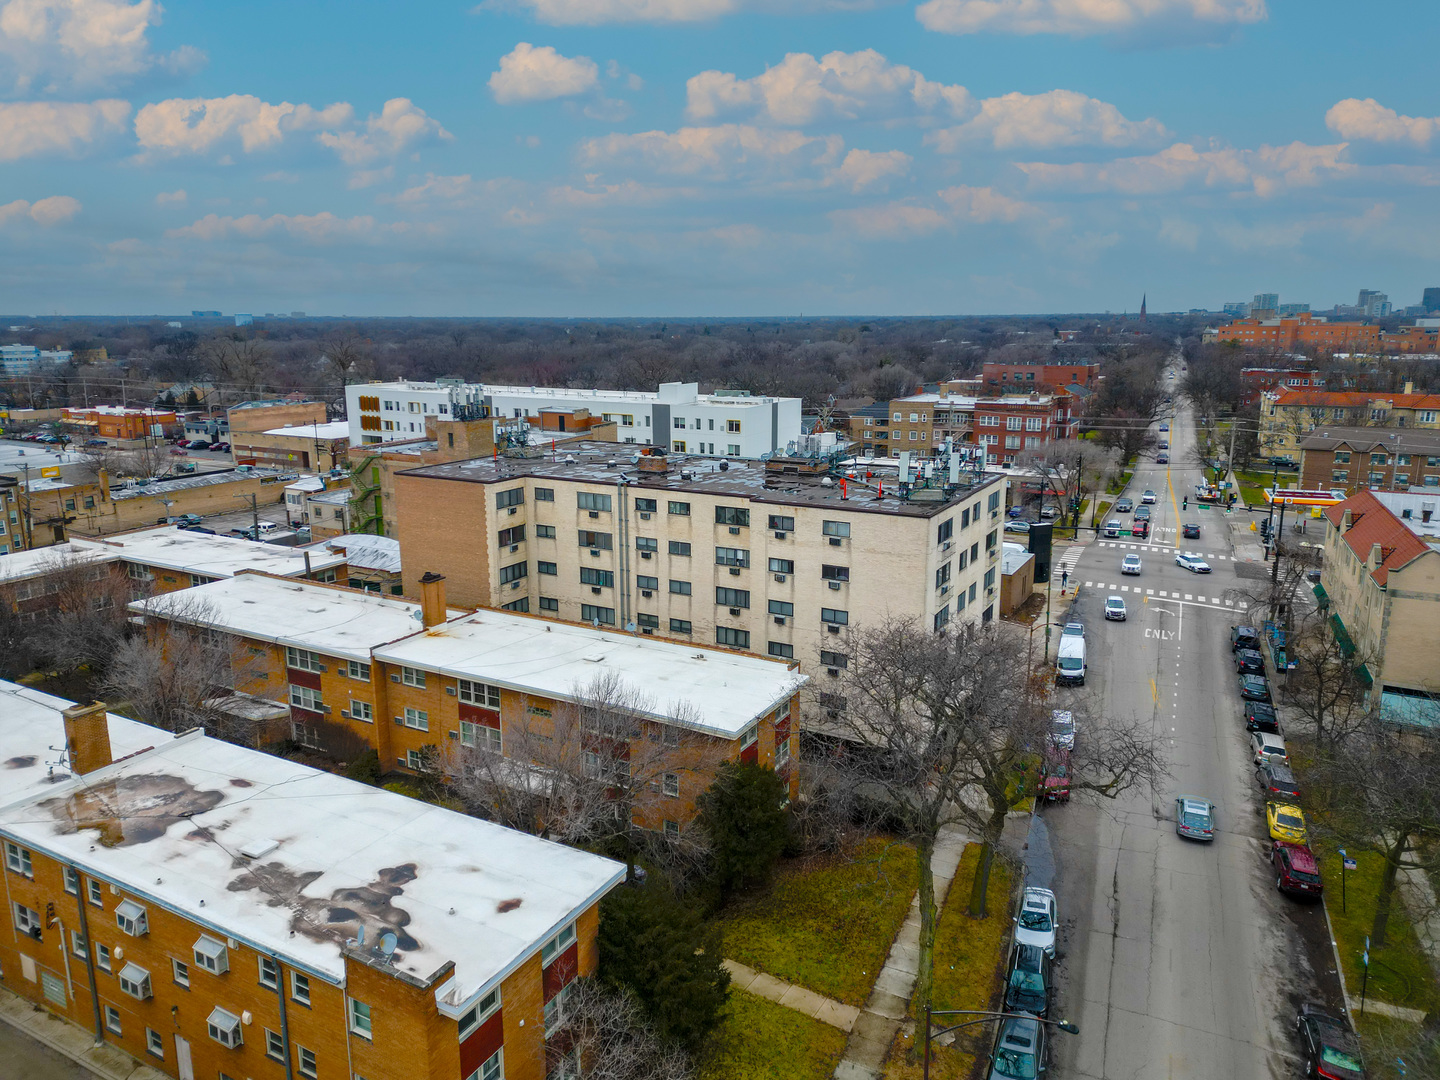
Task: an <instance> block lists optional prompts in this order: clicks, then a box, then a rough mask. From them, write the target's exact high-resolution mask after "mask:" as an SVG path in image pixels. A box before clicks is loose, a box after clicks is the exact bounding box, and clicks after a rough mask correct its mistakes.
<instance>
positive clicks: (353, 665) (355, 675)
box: [345, 660, 370, 682]
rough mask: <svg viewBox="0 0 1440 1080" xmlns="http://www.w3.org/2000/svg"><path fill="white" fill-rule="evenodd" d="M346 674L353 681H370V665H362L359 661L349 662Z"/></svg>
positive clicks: (346, 665) (346, 666)
mask: <svg viewBox="0 0 1440 1080" xmlns="http://www.w3.org/2000/svg"><path fill="white" fill-rule="evenodd" d="M345 674H346V675H349V676H350V678H352V679H359V680H360V681H361V682H369V681H370V665H369V664H362V663H361V662H360V661H359V660H348V661H346V663H345Z"/></svg>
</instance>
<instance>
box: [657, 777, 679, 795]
mask: <svg viewBox="0 0 1440 1080" xmlns="http://www.w3.org/2000/svg"><path fill="white" fill-rule="evenodd" d="M661 790H662V791H663V793H664V794H665V797H666V798H669V799H678V798H679V797H680V774H679V773H673V772H667V773H666V774H665V775H664V777H663V778H662V780H661Z"/></svg>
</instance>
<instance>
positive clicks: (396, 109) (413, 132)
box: [320, 98, 455, 165]
mask: <svg viewBox="0 0 1440 1080" xmlns="http://www.w3.org/2000/svg"><path fill="white" fill-rule="evenodd" d="M454 137H455V136H453V135H451V134H450V132H448V131H446V130H445V129H444V128H443V127H441V126H440V124H439V122H437V121H436V120H434V119H433V118H431V117H430V116H428V115H426V113H425V110H424V109H422V108H420V107H418V106H417V105H416V104H415V103H414V102H412V101H411V100H410V99H409V98H391V99H390V100H389V101H387V102H385V106H384V108H383V109H381V110H380V113H379V115H376V114H374V113H371V114H370V117H369V119H367V120H366V121H365V130H364V131H363V132H359V131H342V132H328V131H326V132H322V133H321V135H320V142H321V143H323V144H324V145H326V146H328V147H330V149H332V150H334V151H335V153H337V154H338V155H339V156H340V160H341V161H343V162H345V164H347V165H364V164H367V163H369V162H372V161H374V160H376V159H377V158H381V157H393V156H395V155H397V154H402V153H404V152H405V151H407V150H409V149H411V148H413V147H415V146H419V145H421V144H423V143H429V142H434V141H436V140H451V139H454Z"/></svg>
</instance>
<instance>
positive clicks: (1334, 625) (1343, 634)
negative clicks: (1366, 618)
mask: <svg viewBox="0 0 1440 1080" xmlns="http://www.w3.org/2000/svg"><path fill="white" fill-rule="evenodd" d="M1330 630H1331V632H1332V633H1334V635H1335V640H1336V641H1338V642H1339V643H1340V651H1341V652H1342V653H1344V654H1345V655H1346V656H1354V655H1355V642H1354V640H1353V639H1352V638H1351V637H1350V631H1348V630H1346V629H1345V624H1344V623H1343V622H1341V621H1340V616H1339V615H1331V616H1330Z"/></svg>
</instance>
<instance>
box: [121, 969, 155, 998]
mask: <svg viewBox="0 0 1440 1080" xmlns="http://www.w3.org/2000/svg"><path fill="white" fill-rule="evenodd" d="M117 977H118V978H119V980H120V990H121V992H122V993H125V994H129V995H130V996H131V997H133V998H135V999H136V1000H137V1001H145V1000H147V999H149V998H150V997H152V996H153V993H152V990H151V986H152V984H151V982H150V972H148V971H146V970H145V969H144V968H142V967H141V966H140V965H139V964H136V963H134V962H131V963H128V964H126V965H125V966H124V967H123V968H121V969H120V973H119V975H118V976H117Z"/></svg>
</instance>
